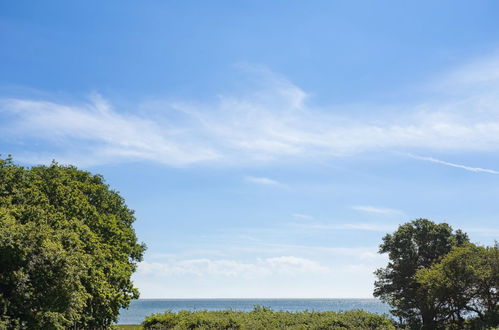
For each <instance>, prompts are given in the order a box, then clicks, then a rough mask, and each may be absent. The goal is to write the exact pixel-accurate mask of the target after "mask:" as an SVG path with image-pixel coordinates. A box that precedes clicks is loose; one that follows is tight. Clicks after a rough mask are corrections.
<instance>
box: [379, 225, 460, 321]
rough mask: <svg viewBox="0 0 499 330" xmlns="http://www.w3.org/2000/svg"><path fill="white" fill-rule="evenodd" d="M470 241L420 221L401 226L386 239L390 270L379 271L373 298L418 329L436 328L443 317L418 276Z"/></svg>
mask: <svg viewBox="0 0 499 330" xmlns="http://www.w3.org/2000/svg"><path fill="white" fill-rule="evenodd" d="M467 241H468V237H467V236H466V234H464V233H462V232H461V231H456V232H455V233H453V231H452V228H451V227H450V226H449V225H448V224H446V223H441V224H436V223H434V222H432V221H430V220H427V219H417V220H414V221H412V222H409V223H406V224H403V225H401V226H400V227H399V228H398V229H397V231H395V232H394V233H393V234H388V235H386V236H385V237H384V238H383V243H382V244H381V245H380V253H388V257H389V260H390V261H389V263H388V265H387V267H385V268H381V269H378V270H377V271H376V272H375V275H376V276H377V277H378V280H377V281H376V282H375V284H374V286H375V289H374V296H375V297H379V298H380V299H381V300H383V301H385V302H387V303H388V304H390V305H391V306H392V307H393V309H392V313H393V314H394V315H395V316H397V317H399V318H401V319H403V320H405V322H406V323H408V324H410V325H413V326H415V327H417V326H418V325H420V324H423V325H425V326H429V327H431V326H434V323H435V322H436V321H437V320H438V318H439V317H440V316H439V315H440V314H441V310H440V307H439V305H438V304H437V303H436V302H435V301H433V300H431V299H428V295H427V294H426V291H425V289H423V288H422V287H421V285H420V284H419V283H418V282H417V279H416V273H417V271H418V270H420V269H427V268H429V267H431V266H432V265H433V264H434V263H437V262H438V261H439V260H440V259H441V258H442V257H443V256H444V255H446V254H447V253H449V252H450V251H451V249H452V247H453V246H457V245H462V244H464V243H465V242H467Z"/></svg>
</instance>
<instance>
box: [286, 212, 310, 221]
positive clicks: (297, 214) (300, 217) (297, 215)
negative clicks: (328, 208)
mask: <svg viewBox="0 0 499 330" xmlns="http://www.w3.org/2000/svg"><path fill="white" fill-rule="evenodd" d="M291 216H292V217H293V218H298V219H304V220H312V219H313V218H314V217H313V216H311V215H308V214H301V213H293V214H291Z"/></svg>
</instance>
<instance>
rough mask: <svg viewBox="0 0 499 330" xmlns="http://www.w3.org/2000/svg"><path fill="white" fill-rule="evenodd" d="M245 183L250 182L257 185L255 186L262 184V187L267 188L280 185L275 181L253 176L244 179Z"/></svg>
mask: <svg viewBox="0 0 499 330" xmlns="http://www.w3.org/2000/svg"><path fill="white" fill-rule="evenodd" d="M244 180H245V181H247V182H251V183H257V184H262V185H267V186H279V185H281V183H279V182H278V181H276V180H273V179H269V178H265V177H255V176H247V177H245V178H244Z"/></svg>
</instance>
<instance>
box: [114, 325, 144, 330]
mask: <svg viewBox="0 0 499 330" xmlns="http://www.w3.org/2000/svg"><path fill="white" fill-rule="evenodd" d="M115 328H116V330H142V329H144V328H142V326H141V325H136V324H122V325H117V326H115Z"/></svg>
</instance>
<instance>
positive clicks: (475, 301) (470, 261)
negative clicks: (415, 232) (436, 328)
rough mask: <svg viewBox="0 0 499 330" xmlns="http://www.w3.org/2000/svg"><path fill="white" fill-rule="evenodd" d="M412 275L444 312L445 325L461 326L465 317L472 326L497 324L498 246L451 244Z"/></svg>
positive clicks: (460, 327) (498, 303) (462, 326)
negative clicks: (437, 260) (448, 250)
mask: <svg viewBox="0 0 499 330" xmlns="http://www.w3.org/2000/svg"><path fill="white" fill-rule="evenodd" d="M416 278H417V280H418V282H419V283H420V284H421V285H422V287H423V288H424V289H425V290H426V292H427V293H428V295H429V296H431V297H432V299H434V300H436V301H438V302H439V304H440V305H442V306H443V308H445V309H446V311H447V317H448V320H447V324H448V326H451V325H454V326H456V327H457V328H459V329H463V328H464V327H465V317H466V316H469V317H473V316H475V319H474V320H468V321H469V322H467V323H470V324H471V325H473V324H475V325H477V326H476V328H485V327H497V326H499V246H498V245H497V243H496V245H495V246H492V247H482V246H476V245H474V244H467V245H466V246H463V247H454V248H453V249H452V250H451V252H450V253H448V254H447V255H446V256H444V257H443V258H442V260H441V261H440V262H439V263H437V264H434V265H432V266H431V267H430V268H429V269H421V270H419V271H418V272H417V274H416Z"/></svg>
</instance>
